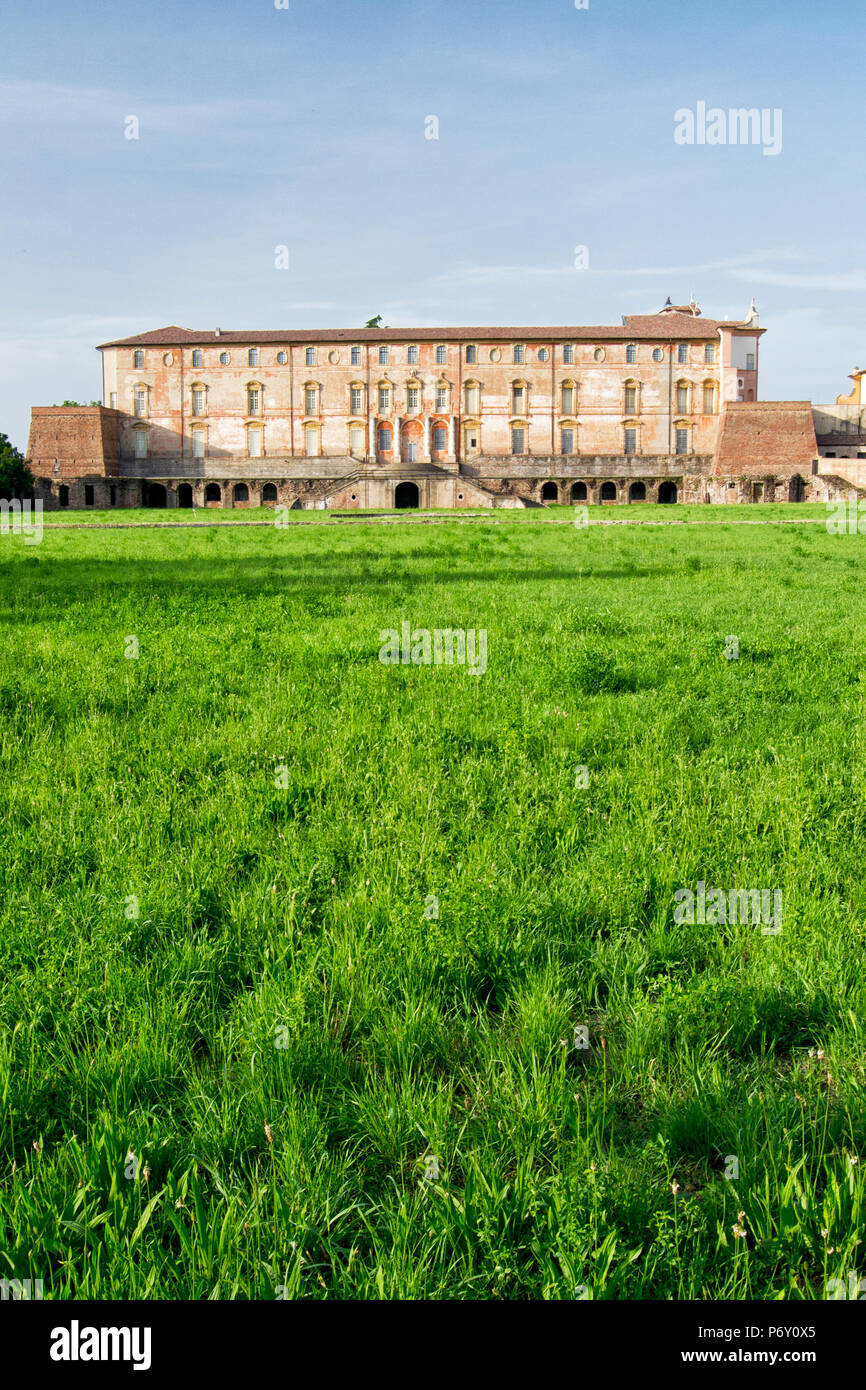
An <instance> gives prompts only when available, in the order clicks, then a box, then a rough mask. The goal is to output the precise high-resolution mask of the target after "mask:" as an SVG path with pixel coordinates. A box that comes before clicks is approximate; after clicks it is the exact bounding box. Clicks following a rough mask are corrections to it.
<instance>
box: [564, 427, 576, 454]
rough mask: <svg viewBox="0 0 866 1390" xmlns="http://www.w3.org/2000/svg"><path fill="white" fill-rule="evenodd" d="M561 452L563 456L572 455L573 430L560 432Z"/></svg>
mask: <svg viewBox="0 0 866 1390" xmlns="http://www.w3.org/2000/svg"><path fill="white" fill-rule="evenodd" d="M562 452H563V453H564V454H573V453H574V430H563V431H562Z"/></svg>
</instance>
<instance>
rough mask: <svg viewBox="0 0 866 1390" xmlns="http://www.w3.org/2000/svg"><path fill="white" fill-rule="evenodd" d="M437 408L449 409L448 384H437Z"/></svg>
mask: <svg viewBox="0 0 866 1390" xmlns="http://www.w3.org/2000/svg"><path fill="white" fill-rule="evenodd" d="M436 409H437V410H447V409H448V387H447V386H437V388H436Z"/></svg>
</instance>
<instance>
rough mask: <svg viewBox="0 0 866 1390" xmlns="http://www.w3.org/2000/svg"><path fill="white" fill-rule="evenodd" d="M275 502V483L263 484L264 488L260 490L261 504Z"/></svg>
mask: <svg viewBox="0 0 866 1390" xmlns="http://www.w3.org/2000/svg"><path fill="white" fill-rule="evenodd" d="M276 500H277V485H276V483H265V485H264V487H263V488H262V501H263V502H276Z"/></svg>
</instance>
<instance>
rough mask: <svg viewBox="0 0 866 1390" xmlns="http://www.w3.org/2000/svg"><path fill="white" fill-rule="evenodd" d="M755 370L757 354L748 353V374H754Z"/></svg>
mask: <svg viewBox="0 0 866 1390" xmlns="http://www.w3.org/2000/svg"><path fill="white" fill-rule="evenodd" d="M754 370H755V354H754V353H753V352H747V353H746V371H747V372H753V371H754Z"/></svg>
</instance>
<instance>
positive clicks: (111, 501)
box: [108, 487, 117, 507]
mask: <svg viewBox="0 0 866 1390" xmlns="http://www.w3.org/2000/svg"><path fill="white" fill-rule="evenodd" d="M108 505H109V506H110V507H116V506H117V488H116V487H110V488H109V489H108Z"/></svg>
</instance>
